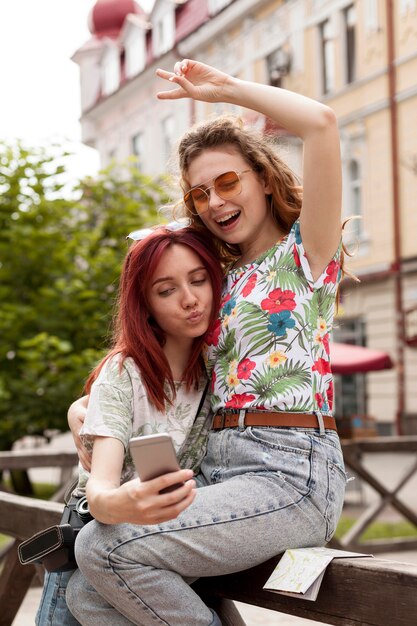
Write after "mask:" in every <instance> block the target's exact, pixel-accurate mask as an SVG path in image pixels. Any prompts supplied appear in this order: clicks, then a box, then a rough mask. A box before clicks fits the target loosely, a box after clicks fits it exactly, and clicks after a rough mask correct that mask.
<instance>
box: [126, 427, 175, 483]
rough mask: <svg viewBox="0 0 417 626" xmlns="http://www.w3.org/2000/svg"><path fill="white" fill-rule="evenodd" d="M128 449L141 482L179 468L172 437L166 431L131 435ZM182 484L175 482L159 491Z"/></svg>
mask: <svg viewBox="0 0 417 626" xmlns="http://www.w3.org/2000/svg"><path fill="white" fill-rule="evenodd" d="M129 449H130V454H131V455H132V459H133V462H134V464H135V467H136V471H137V473H138V476H139V478H140V479H141V481H142V482H143V481H145V480H152V479H153V478H157V477H158V476H162V474H169V472H176V471H177V470H179V469H180V466H179V465H178V461H177V456H176V454H175V449H174V444H173V442H172V437H171V435H168V434H166V433H160V434H157V435H143V436H142V437H133V438H132V439H131V440H130V441H129ZM182 484H183V483H176V484H175V485H172V486H171V487H167V488H166V489H162V490H161V491H160V493H167V492H169V491H174V490H175V489H178V487H181V486H182Z"/></svg>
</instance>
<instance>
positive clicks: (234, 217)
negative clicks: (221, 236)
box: [216, 211, 240, 230]
mask: <svg viewBox="0 0 417 626" xmlns="http://www.w3.org/2000/svg"><path fill="white" fill-rule="evenodd" d="M239 217H240V211H233V213H228V214H227V215H224V216H222V217H219V218H217V219H216V224H217V225H218V226H220V228H221V229H222V230H228V229H229V228H231V227H233V226H234V224H236V222H237V221H238V219H239Z"/></svg>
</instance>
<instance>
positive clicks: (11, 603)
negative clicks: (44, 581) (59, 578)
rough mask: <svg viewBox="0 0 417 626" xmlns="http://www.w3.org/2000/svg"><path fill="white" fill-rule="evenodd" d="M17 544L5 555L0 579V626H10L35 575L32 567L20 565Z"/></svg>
mask: <svg viewBox="0 0 417 626" xmlns="http://www.w3.org/2000/svg"><path fill="white" fill-rule="evenodd" d="M18 543H19V541H16V542H15V546H14V548H13V549H12V550H10V552H9V554H8V555H7V557H6V559H5V562H4V567H3V570H2V573H1V577H0V607H1V611H0V626H11V624H12V623H13V620H14V618H15V616H16V613H17V612H18V610H19V608H20V605H21V604H22V602H23V600H24V597H25V595H26V592H27V590H28V589H29V586H30V583H31V582H32V578H33V576H34V575H35V573H36V569H35V567H34V566H33V565H20V563H19V559H18V558H17V544H18Z"/></svg>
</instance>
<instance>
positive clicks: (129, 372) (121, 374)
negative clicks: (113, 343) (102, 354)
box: [95, 353, 141, 385]
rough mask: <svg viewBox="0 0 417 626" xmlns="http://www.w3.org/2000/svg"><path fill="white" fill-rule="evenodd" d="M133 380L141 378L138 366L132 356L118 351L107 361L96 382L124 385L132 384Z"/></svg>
mask: <svg viewBox="0 0 417 626" xmlns="http://www.w3.org/2000/svg"><path fill="white" fill-rule="evenodd" d="M133 380H141V375H140V371H139V368H138V366H137V365H136V363H135V361H134V360H133V359H132V357H123V355H122V354H121V353H117V354H114V355H112V356H111V357H109V359H108V360H107V361H106V363H105V364H104V366H103V368H102V370H101V372H100V374H99V376H98V377H97V380H96V382H95V384H111V385H124V384H126V383H129V384H132V383H133Z"/></svg>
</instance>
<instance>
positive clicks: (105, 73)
mask: <svg viewBox="0 0 417 626" xmlns="http://www.w3.org/2000/svg"><path fill="white" fill-rule="evenodd" d="M119 84H120V58H119V49H118V48H117V47H116V46H113V45H112V46H109V47H108V48H107V50H106V52H105V54H104V56H103V61H102V85H103V94H104V95H105V96H109V95H110V94H112V93H114V92H115V91H117V89H118V88H119Z"/></svg>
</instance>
